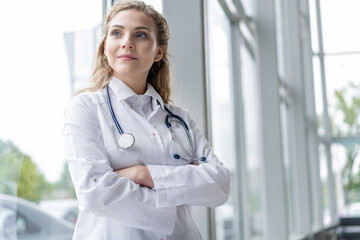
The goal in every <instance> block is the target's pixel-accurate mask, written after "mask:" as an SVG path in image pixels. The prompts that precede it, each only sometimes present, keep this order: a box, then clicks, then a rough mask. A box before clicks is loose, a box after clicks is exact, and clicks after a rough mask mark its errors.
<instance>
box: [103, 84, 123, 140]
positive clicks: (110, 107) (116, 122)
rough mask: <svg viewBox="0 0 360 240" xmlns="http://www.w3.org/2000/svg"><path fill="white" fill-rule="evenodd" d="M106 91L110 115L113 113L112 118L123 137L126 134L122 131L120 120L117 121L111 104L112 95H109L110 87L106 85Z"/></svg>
mask: <svg viewBox="0 0 360 240" xmlns="http://www.w3.org/2000/svg"><path fill="white" fill-rule="evenodd" d="M106 91H107V103H108V106H109V110H110V113H111V117H112V118H113V120H114V123H115V126H116V128H117V129H118V131H119V133H120V135H122V134H124V132H123V130H122V129H121V127H120V124H119V122H118V120H117V119H116V116H115V113H114V109H113V107H112V104H111V100H110V93H109V85H106Z"/></svg>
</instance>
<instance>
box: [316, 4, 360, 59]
mask: <svg viewBox="0 0 360 240" xmlns="http://www.w3.org/2000/svg"><path fill="white" fill-rule="evenodd" d="M313 1H314V0H313ZM320 4H321V6H320V7H321V22H322V30H323V41H324V51H325V52H326V53H333V52H352V51H360V44H359V42H360V32H359V31H358V30H357V29H358V28H359V26H358V25H359V24H358V23H359V22H360V15H359V9H360V1H358V0H346V1H342V0H321V1H320ZM339 43H341V44H339Z"/></svg>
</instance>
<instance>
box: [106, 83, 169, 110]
mask: <svg viewBox="0 0 360 240" xmlns="http://www.w3.org/2000/svg"><path fill="white" fill-rule="evenodd" d="M109 87H110V88H111V89H112V90H113V92H114V94H115V96H116V98H117V99H118V100H119V101H122V100H125V99H127V98H129V97H131V96H134V95H138V94H136V93H135V92H134V91H133V90H132V89H131V88H130V87H129V86H128V85H126V84H125V83H124V82H123V81H121V80H120V79H118V78H116V77H113V78H112V79H111V80H110V82H109ZM144 95H148V96H150V97H152V98H154V99H155V100H156V101H157V102H159V103H160V105H161V107H162V108H163V109H164V101H163V100H162V98H161V96H160V95H159V94H158V93H157V92H156V90H155V89H154V87H153V86H152V85H151V84H150V83H147V90H146V92H145V93H144Z"/></svg>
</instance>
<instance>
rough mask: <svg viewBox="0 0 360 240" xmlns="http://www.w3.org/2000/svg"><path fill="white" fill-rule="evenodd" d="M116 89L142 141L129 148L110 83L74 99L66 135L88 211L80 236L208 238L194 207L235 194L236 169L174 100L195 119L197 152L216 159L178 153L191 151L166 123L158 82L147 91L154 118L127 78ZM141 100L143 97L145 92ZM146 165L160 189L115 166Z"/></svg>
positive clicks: (79, 239)
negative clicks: (192, 160) (191, 159)
mask: <svg viewBox="0 0 360 240" xmlns="http://www.w3.org/2000/svg"><path fill="white" fill-rule="evenodd" d="M109 87H110V89H109V90H110V96H111V101H112V105H113V109H114V112H115V115H116V117H117V120H118V121H119V123H120V125H121V127H122V129H123V131H124V132H126V133H131V134H132V135H133V136H134V137H135V143H134V145H133V146H132V147H131V148H129V149H127V150H123V149H121V148H119V147H118V146H117V139H118V137H119V132H118V130H117V128H116V126H115V124H114V121H113V119H112V117H111V114H110V111H109V108H108V105H107V100H106V89H101V90H98V91H96V92H87V93H81V94H79V95H77V96H75V97H74V98H73V99H72V101H71V103H70V106H69V108H68V109H67V112H66V120H65V128H64V134H65V155H66V159H67V161H68V164H69V169H70V174H71V178H72V181H73V183H74V187H75V191H76V195H77V198H78V201H79V209H80V214H79V218H78V221H77V224H76V228H75V232H74V237H73V239H74V240H84V239H86V240H117V239H124V240H129V239H134V240H141V239H146V240H149V239H157V240H159V239H163V240H165V239H176V240H184V239H189V240H197V239H202V238H201V235H200V233H199V231H198V230H197V228H196V225H195V224H194V222H193V220H192V217H191V212H190V206H192V205H193V206H208V207H216V206H219V205H222V204H224V203H225V202H226V200H227V198H228V196H229V188H230V174H229V171H228V170H227V169H226V168H225V167H224V166H223V165H222V163H221V162H219V160H218V158H217V157H216V156H215V154H214V153H213V149H212V148H211V146H210V145H209V143H208V142H207V141H206V139H205V138H204V136H203V134H202V133H201V132H200V130H199V129H198V128H197V127H196V125H195V122H194V120H193V119H192V118H191V116H190V114H189V113H188V112H187V111H185V110H183V109H181V108H179V107H175V106H172V105H167V107H168V108H169V109H170V110H171V111H172V112H173V113H174V114H177V115H179V116H180V117H182V118H183V119H184V120H185V122H186V123H187V124H188V126H189V128H190V133H191V136H192V138H193V141H194V144H195V148H196V156H197V157H202V156H205V157H206V158H207V161H208V162H207V163H202V164H200V165H199V166H196V165H189V164H187V162H185V161H183V160H176V159H174V158H173V155H174V154H175V153H177V154H179V155H182V156H185V154H184V153H183V152H182V150H181V149H180V148H179V147H178V145H177V144H176V142H174V140H173V139H172V137H171V133H170V131H169V129H168V128H167V127H166V125H165V117H166V115H167V112H166V111H165V110H164V103H163V101H162V99H161V97H160V96H159V94H158V93H157V92H156V91H155V89H154V88H153V87H152V86H151V85H150V84H148V89H147V92H146V93H145V95H146V96H151V99H152V100H151V102H149V103H148V104H152V105H151V106H150V109H151V111H150V114H148V116H146V115H143V116H142V115H141V114H139V113H138V112H137V110H136V109H134V106H133V105H131V104H129V102H128V101H126V100H127V99H129V98H130V97H132V98H134V95H136V94H135V93H134V92H133V91H132V90H131V89H130V88H129V87H128V86H127V85H126V84H124V83H123V82H122V81H120V80H119V79H117V78H113V79H112V80H111V81H110V83H109ZM135 98H137V99H138V100H139V102H141V101H142V100H141V96H135ZM175 125H177V124H175ZM175 132H176V133H177V135H178V136H179V138H180V141H181V142H182V143H183V144H184V145H185V146H186V148H187V151H188V152H189V153H191V148H189V146H190V145H189V144H188V142H189V141H188V139H187V137H186V135H185V133H184V131H183V130H182V127H181V125H178V126H175ZM138 164H145V165H147V167H148V169H149V171H150V174H151V176H152V178H153V181H154V184H155V187H154V188H153V189H150V188H147V187H143V186H140V185H138V184H136V183H134V182H133V181H131V180H130V179H129V178H120V177H119V176H118V175H117V174H116V173H115V172H113V170H118V169H122V168H125V167H130V166H133V165H138Z"/></svg>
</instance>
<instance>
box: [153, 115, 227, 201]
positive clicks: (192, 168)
mask: <svg viewBox="0 0 360 240" xmlns="http://www.w3.org/2000/svg"><path fill="white" fill-rule="evenodd" d="M188 119H190V126H189V127H190V128H191V129H192V130H193V132H194V139H195V146H196V156H198V157H202V156H205V157H206V159H207V161H208V162H207V163H201V164H200V165H199V166H196V165H183V166H165V165H147V167H148V169H149V171H150V174H151V176H152V179H153V181H154V184H155V189H156V194H157V198H156V204H157V206H158V207H171V206H179V205H183V204H187V205H195V206H208V207H217V206H220V205H222V204H224V203H225V202H226V201H227V199H228V196H229V192H230V172H229V170H228V169H227V168H225V167H224V166H223V164H222V163H221V162H220V161H219V160H218V158H217V156H216V155H215V154H214V152H213V148H212V147H211V146H210V144H209V143H208V141H207V140H206V139H205V137H204V135H203V133H202V132H201V131H200V129H198V128H197V127H196V124H195V122H194V121H193V120H192V118H191V117H190V115H189V117H188Z"/></svg>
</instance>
